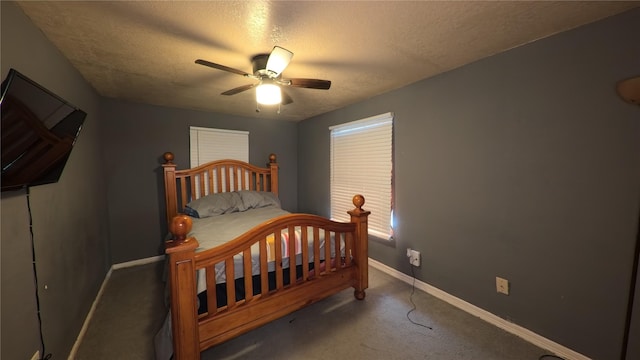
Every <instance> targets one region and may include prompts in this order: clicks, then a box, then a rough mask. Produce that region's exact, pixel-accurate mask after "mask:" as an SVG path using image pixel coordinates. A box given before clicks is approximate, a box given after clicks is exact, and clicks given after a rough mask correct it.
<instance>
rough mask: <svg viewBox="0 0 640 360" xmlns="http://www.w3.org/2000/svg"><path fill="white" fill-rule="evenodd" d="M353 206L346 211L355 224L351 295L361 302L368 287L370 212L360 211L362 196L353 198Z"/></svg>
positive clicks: (362, 201) (362, 202)
mask: <svg viewBox="0 0 640 360" xmlns="http://www.w3.org/2000/svg"><path fill="white" fill-rule="evenodd" d="M353 205H355V207H356V208H355V209H353V210H351V211H348V213H349V215H351V222H352V223H354V224H356V236H355V237H356V238H355V246H354V247H355V249H354V250H355V261H354V262H355V265H356V275H355V279H354V286H353V287H354V288H355V291H354V292H353V295H354V296H355V297H356V299H358V300H363V299H364V297H365V292H364V290H365V289H366V288H368V287H369V255H368V254H369V226H368V222H367V219H368V217H369V214H371V211H366V210H363V209H362V205H364V196H362V195H356V196H354V197H353Z"/></svg>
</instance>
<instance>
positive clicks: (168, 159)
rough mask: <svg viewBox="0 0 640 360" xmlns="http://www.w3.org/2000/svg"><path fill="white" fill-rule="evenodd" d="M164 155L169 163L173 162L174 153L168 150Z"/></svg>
mask: <svg viewBox="0 0 640 360" xmlns="http://www.w3.org/2000/svg"><path fill="white" fill-rule="evenodd" d="M162 157H163V158H164V161H166V162H167V164H173V153H172V152H170V151H167V152H166V153H164V154H163V155H162Z"/></svg>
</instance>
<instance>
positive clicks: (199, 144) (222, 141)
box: [189, 126, 249, 167]
mask: <svg viewBox="0 0 640 360" xmlns="http://www.w3.org/2000/svg"><path fill="white" fill-rule="evenodd" d="M189 139H190V145H191V146H190V147H191V167H196V166H198V165H202V164H204V163H206V162H209V161H214V160H222V159H234V160H241V161H245V162H249V132H248V131H240V130H223V129H211V128H203V127H196V126H191V127H189Z"/></svg>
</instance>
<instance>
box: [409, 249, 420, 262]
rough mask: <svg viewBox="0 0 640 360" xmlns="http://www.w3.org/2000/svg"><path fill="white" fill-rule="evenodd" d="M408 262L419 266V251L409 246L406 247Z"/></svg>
mask: <svg viewBox="0 0 640 360" xmlns="http://www.w3.org/2000/svg"><path fill="white" fill-rule="evenodd" d="M407 257H408V258H409V263H410V264H411V265H413V266H420V252H419V251H417V250H413V249H411V248H409V249H407Z"/></svg>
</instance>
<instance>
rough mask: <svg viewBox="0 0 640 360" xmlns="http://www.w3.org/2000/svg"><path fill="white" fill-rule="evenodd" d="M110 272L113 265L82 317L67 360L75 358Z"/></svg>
mask: <svg viewBox="0 0 640 360" xmlns="http://www.w3.org/2000/svg"><path fill="white" fill-rule="evenodd" d="M112 272H113V266H112V267H111V269H109V271H108V272H107V275H106V276H105V277H104V280H103V281H102V285H101V286H100V290H98V295H96V298H95V299H94V300H93V304H91V309H89V313H88V314H87V317H86V318H85V319H84V323H83V324H82V329H80V333H79V334H78V338H76V342H75V343H74V344H73V347H72V348H71V352H70V353H69V357H68V360H73V359H75V358H76V353H77V352H78V347H79V346H80V343H81V342H82V339H83V338H84V334H85V333H86V332H87V328H88V327H89V322H90V321H91V318H92V317H93V313H94V312H95V311H96V306H97V305H98V301H99V300H100V298H101V297H102V293H103V292H104V288H105V287H106V285H107V281H109V278H110V277H111V273H112Z"/></svg>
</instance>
